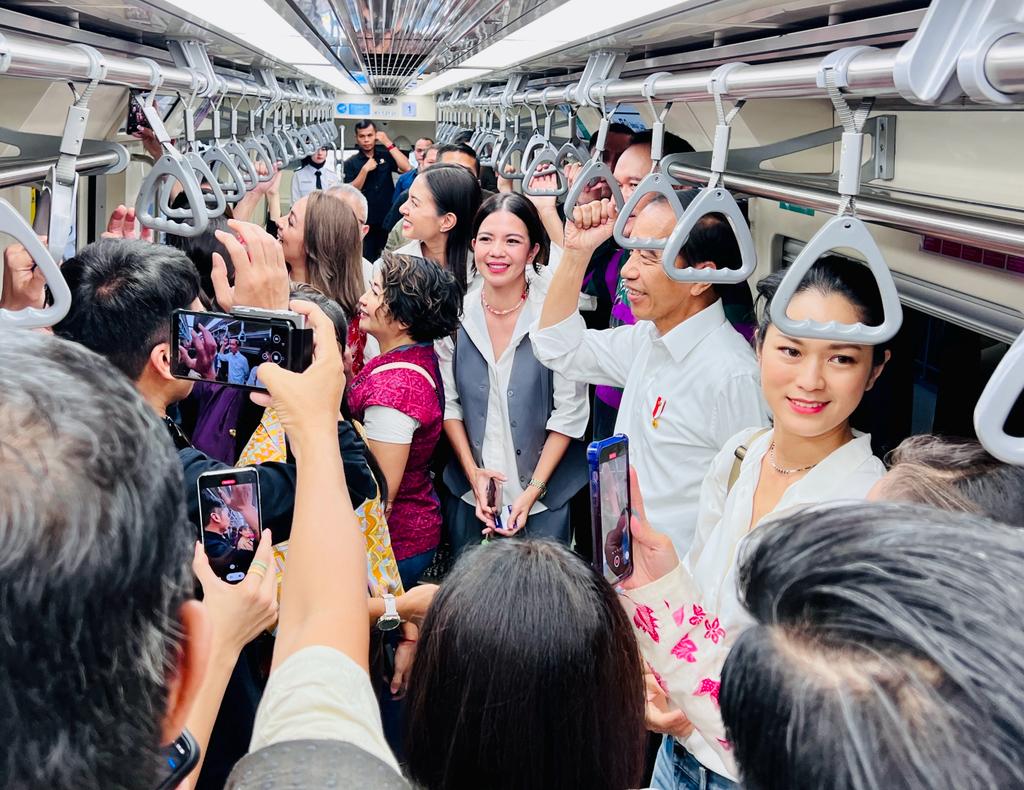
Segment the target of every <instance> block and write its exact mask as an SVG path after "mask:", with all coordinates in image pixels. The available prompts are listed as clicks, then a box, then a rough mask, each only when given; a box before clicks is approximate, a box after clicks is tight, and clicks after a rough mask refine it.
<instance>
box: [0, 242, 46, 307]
mask: <svg viewBox="0 0 1024 790" xmlns="http://www.w3.org/2000/svg"><path fill="white" fill-rule="evenodd" d="M39 238H40V240H41V241H42V242H43V246H44V247H45V246H46V236H40V237H39ZM45 285H46V278H45V277H44V276H43V273H42V272H41V271H39V267H38V266H36V262H35V261H34V260H32V256H31V255H30V254H29V252H28V250H27V249H25V247H24V245H21V244H11V245H9V246H8V247H7V248H6V249H5V250H4V272H3V291H0V307H5V308H7V309H8V310H22V309H24V308H26V307H43V306H44V305H43V303H44V301H45V298H46V290H45V287H44V286H45Z"/></svg>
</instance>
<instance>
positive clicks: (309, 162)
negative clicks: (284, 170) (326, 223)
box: [292, 148, 341, 204]
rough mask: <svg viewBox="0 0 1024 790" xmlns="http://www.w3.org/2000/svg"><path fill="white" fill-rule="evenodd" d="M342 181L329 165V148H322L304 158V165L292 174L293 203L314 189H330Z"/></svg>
mask: <svg viewBox="0 0 1024 790" xmlns="http://www.w3.org/2000/svg"><path fill="white" fill-rule="evenodd" d="M340 183H341V178H340V177H339V176H338V174H337V173H335V172H334V170H332V169H331V168H330V167H328V166H327V148H321V149H319V150H318V151H316V152H315V153H313V154H312V155H311V156H307V157H306V158H305V159H303V160H302V167H300V168H299V169H298V170H296V171H295V175H294V176H292V203H293V204H294V203H296V202H297V201H298V199H299V198H303V197H305V196H306V195H308V194H309V193H310V192H312V191H313V190H314V189H330V188H331V187H336V186H338V184H340Z"/></svg>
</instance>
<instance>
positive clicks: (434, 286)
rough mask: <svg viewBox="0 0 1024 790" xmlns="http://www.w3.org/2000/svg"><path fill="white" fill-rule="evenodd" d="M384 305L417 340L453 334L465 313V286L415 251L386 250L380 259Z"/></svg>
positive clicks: (423, 340)
mask: <svg viewBox="0 0 1024 790" xmlns="http://www.w3.org/2000/svg"><path fill="white" fill-rule="evenodd" d="M380 280H381V285H382V286H383V288H384V308H385V309H386V310H387V311H388V313H389V314H390V316H391V318H392V319H394V320H395V321H397V322H398V323H400V324H402V325H404V326H406V327H408V332H409V336H410V337H411V338H412V339H413V340H415V341H416V342H417V343H423V342H427V341H433V340H437V339H439V338H442V337H445V336H446V335H450V334H452V332H454V331H455V330H456V329H458V327H459V319H460V318H461V317H462V286H461V285H460V284H459V282H458V280H456V279H455V275H454V274H452V272H450V271H448V270H447V269H443V268H441V267H440V266H438V265H437V264H436V263H432V262H431V261H428V260H425V259H424V258H420V257H418V256H416V255H399V254H396V253H392V252H385V253H384V255H383V256H382V257H381V262H380Z"/></svg>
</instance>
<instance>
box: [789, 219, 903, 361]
mask: <svg viewBox="0 0 1024 790" xmlns="http://www.w3.org/2000/svg"><path fill="white" fill-rule="evenodd" d="M838 248H844V249H852V250H855V251H857V252H858V253H860V254H861V255H862V256H863V257H864V259H865V260H866V261H867V265H868V268H869V269H871V273H872V274H873V275H874V276H875V283H876V284H877V285H878V292H879V294H880V295H881V298H882V312H883V320H882V323H881V324H879V325H878V326H868V325H866V324H862V323H860V322H857V323H855V324H842V323H839V322H838V321H826V322H824V323H822V322H819V321H812V320H810V319H804V320H801V321H794V320H793V319H792V318H790V317H789V316H788V315H786V309H787V308H788V307H789V303H790V301H791V300H792V299H793V296H794V295H795V294H796V292H797V289H798V288H799V287H800V283H801V282H803V279H804V276H805V275H806V274H807V272H808V271H809V270H810V268H811V266H813V265H814V263H815V261H817V260H818V259H819V258H820V257H821V256H823V255H825V254H826V253H828V252H830V251H831V250H835V249H838ZM850 265H851V266H859V265H860V264H856V263H851V264H850ZM771 320H772V323H773V324H774V325H775V327H776V328H777V329H778V330H779V331H780V332H783V333H785V334H787V335H793V336H795V337H810V338H817V339H819V340H833V341H839V342H851V343H862V344H864V345H869V346H874V345H878V344H879V343H885V342H887V341H889V340H892V338H893V337H895V336H896V333H897V332H899V330H900V326H901V325H902V323H903V308H902V307H901V305H900V296H899V293H898V292H897V291H896V284H895V283H894V282H893V279H892V273H891V272H890V271H889V267H888V266H887V265H886V263H885V259H884V258H883V257H882V251H881V250H880V249H878V245H877V244H876V243H875V240H874V239H873V238H872V237H871V233H870V232H869V231H868V228H867V226H866V225H865V224H864V223H863V222H861V221H860V220H859V219H858V218H857V217H854V216H850V215H845V216H838V217H833V218H832V219H831V220H829V221H828V222H826V223H825V224H824V225H823V226H822V228H821V230H819V231H818V232H817V233H815V234H814V236H813V237H812V238H811V240H810V241H809V242H807V246H806V247H804V248H803V250H801V251H800V254H799V255H798V256H797V259H796V260H795V261H793V264H792V266H790V267H789V269H787V270H786V274H785V276H784V277H783V278H782V282H781V283H779V288H778V290H777V291H776V292H775V296H774V297H773V298H772V306H771Z"/></svg>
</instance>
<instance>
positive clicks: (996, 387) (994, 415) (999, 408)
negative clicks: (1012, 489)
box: [974, 333, 1024, 466]
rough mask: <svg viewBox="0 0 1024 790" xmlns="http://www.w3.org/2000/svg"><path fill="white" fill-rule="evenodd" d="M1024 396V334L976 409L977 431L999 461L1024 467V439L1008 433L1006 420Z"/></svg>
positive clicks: (1011, 348) (1009, 352)
mask: <svg viewBox="0 0 1024 790" xmlns="http://www.w3.org/2000/svg"><path fill="white" fill-rule="evenodd" d="M1022 395H1024V333H1021V335H1020V337H1018V338H1017V340H1016V341H1014V344H1013V345H1012V346H1010V348H1009V350H1008V351H1007V352H1006V354H1004V355H1003V358H1002V360H1000V362H999V364H998V365H997V366H996V369H995V372H994V373H993V374H992V378H990V379H989V380H988V384H987V385H986V386H985V390H984V392H982V393H981V397H980V398H978V404H977V405H976V406H975V407H974V430H975V431H976V432H977V434H978V439H979V440H980V441H981V443H982V445H983V446H984V447H985V449H986V450H988V451H989V452H990V453H992V455H994V456H995V457H996V458H998V459H999V460H1000V461H1004V462H1006V463H1008V464H1016V465H1017V466H1024V438H1022V437H1020V436H1010V435H1009V434H1008V433H1007V432H1006V420H1007V418H1008V417H1009V416H1010V412H1011V411H1012V410H1013V407H1014V405H1015V404H1016V403H1017V400H1018V399H1019V398H1020V397H1021V396H1022Z"/></svg>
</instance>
